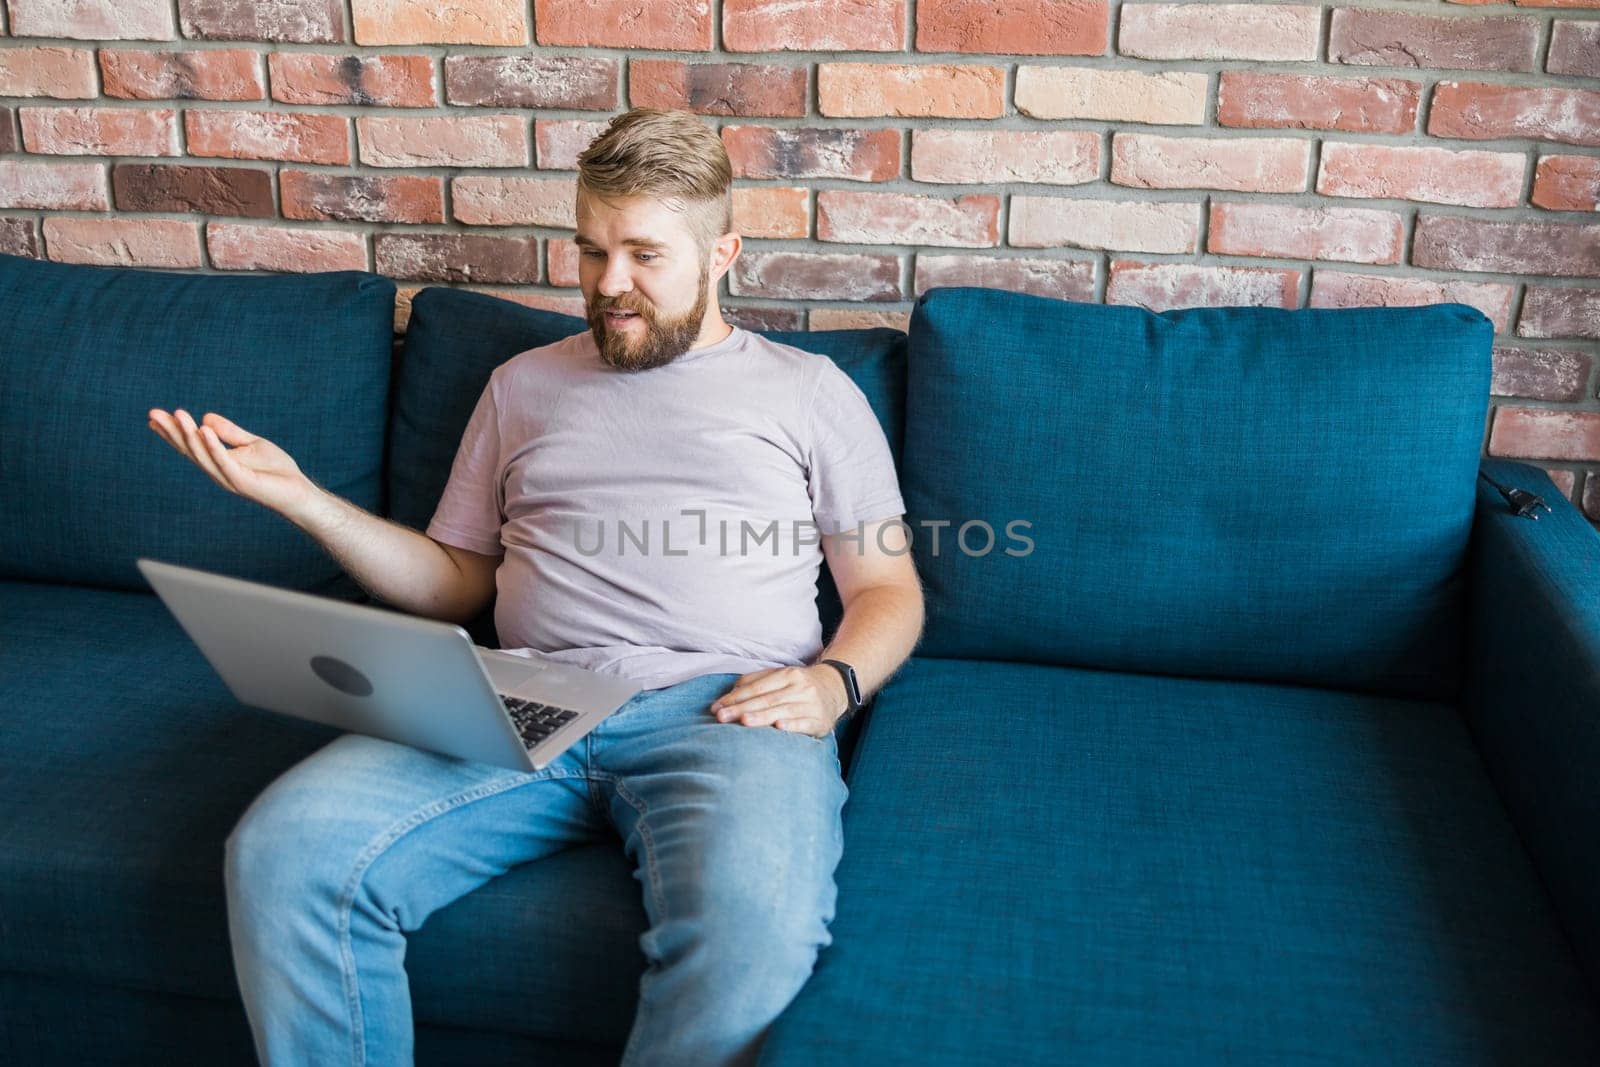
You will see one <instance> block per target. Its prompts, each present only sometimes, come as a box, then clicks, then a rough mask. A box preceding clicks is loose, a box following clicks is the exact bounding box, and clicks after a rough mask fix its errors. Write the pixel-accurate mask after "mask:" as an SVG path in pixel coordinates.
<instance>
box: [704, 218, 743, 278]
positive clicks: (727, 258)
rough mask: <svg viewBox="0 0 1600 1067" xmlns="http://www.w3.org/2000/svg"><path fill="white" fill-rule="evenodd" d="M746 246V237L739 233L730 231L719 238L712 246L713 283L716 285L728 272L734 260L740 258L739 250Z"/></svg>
mask: <svg viewBox="0 0 1600 1067" xmlns="http://www.w3.org/2000/svg"><path fill="white" fill-rule="evenodd" d="M743 248H744V238H743V237H740V236H739V235H738V234H737V233H733V232H731V231H730V232H728V233H725V234H723V235H722V236H721V237H718V238H717V242H716V244H714V245H712V246H711V284H712V285H716V283H717V282H718V281H720V280H721V279H722V276H723V275H724V274H726V273H728V269H729V268H730V267H732V266H733V261H734V260H736V259H738V258H739V252H740V250H742V249H743Z"/></svg>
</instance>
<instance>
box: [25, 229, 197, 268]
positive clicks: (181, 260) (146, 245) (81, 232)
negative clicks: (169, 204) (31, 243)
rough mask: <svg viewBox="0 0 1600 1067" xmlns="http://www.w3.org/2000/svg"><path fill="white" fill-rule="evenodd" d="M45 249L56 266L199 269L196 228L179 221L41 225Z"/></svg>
mask: <svg viewBox="0 0 1600 1067" xmlns="http://www.w3.org/2000/svg"><path fill="white" fill-rule="evenodd" d="M44 246H45V251H46V252H47V253H48V254H49V256H50V258H51V259H53V260H55V261H57V262H58V263H96V264H100V265H102V266H115V267H198V266H200V225H199V223H195V222H182V221H179V220H177V219H82V218H51V219H45V220H44Z"/></svg>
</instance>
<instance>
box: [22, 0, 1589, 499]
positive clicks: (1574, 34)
mask: <svg viewBox="0 0 1600 1067" xmlns="http://www.w3.org/2000/svg"><path fill="white" fill-rule="evenodd" d="M3 10H4V20H3V36H0V250H4V251H9V252H15V253H20V254H23V255H36V256H48V257H49V258H51V259H57V260H66V261H75V262H90V263H122V264H133V265H139V266H155V267H173V268H184V269H201V270H207V271H212V270H216V271H233V270H244V271H253V270H268V271H273V270H290V271H305V270H328V269H337V268H347V267H354V268H365V269H372V270H377V271H380V272H382V273H384V274H386V275H389V276H391V277H393V278H395V279H396V280H397V281H398V282H399V283H400V285H401V287H402V292H401V299H400V303H399V306H398V307H397V308H396V325H397V328H400V329H403V328H404V323H405V318H406V314H407V310H408V308H407V303H408V301H409V298H410V296H411V294H412V293H414V292H415V291H416V289H417V288H418V287H420V286H422V285H425V284H438V283H452V284H461V285H467V286H470V287H472V288H476V289H481V290H484V291H487V292H494V293H499V294H502V295H504V296H507V297H509V298H511V299H515V300H519V301H523V302H525V303H530V304H536V305H539V306H546V307H553V308H556V309H559V310H564V311H574V312H576V311H578V310H579V309H580V308H581V300H580V299H579V297H578V296H577V290H576V288H575V286H576V284H577V259H576V255H575V253H574V249H573V246H572V243H571V241H570V240H569V239H568V238H569V236H570V233H571V228H572V225H573V218H572V179H573V167H574V157H575V156H576V154H577V152H578V151H579V150H580V149H581V148H582V147H583V146H584V145H585V144H587V143H588V140H589V139H590V138H591V137H592V136H593V134H594V133H595V132H597V131H598V129H599V128H600V127H601V126H603V124H604V121H605V119H606V118H607V117H608V116H609V115H611V114H613V113H616V112H617V111H620V110H623V109H625V108H626V107H628V106H630V105H639V104H649V105H656V106H675V107H687V108H691V109H693V110H695V111H697V112H699V113H701V114H702V115H705V116H707V121H708V122H711V123H714V124H715V125H717V126H718V127H719V128H720V129H721V131H722V136H723V140H724V141H725V143H726V144H727V146H728V150H729V153H730V155H731V156H732V158H733V161H734V167H735V173H736V174H737V176H738V182H737V186H738V188H737V190H736V193H735V202H736V209H737V225H738V227H739V229H740V230H741V232H742V233H744V234H745V235H746V237H747V242H746V246H745V251H744V253H743V254H742V256H741V257H740V260H739V262H738V263H737V264H736V265H735V268H734V270H733V271H732V273H731V275H730V277H729V278H728V279H727V280H726V281H725V283H724V285H725V289H724V296H723V300H724V305H725V306H726V307H729V308H730V309H732V310H731V314H730V317H731V318H733V319H735V320H736V321H738V322H740V323H742V324H744V325H747V326H755V327H782V328H806V327H809V328H812V329H826V328H833V327H841V326H852V325H863V324H877V323H887V324H891V325H896V326H902V327H903V326H904V324H905V322H906V319H907V314H908V309H909V306H910V302H911V300H912V299H914V297H915V296H916V294H917V293H918V292H920V291H922V290H923V289H925V288H927V287H929V286H933V285H941V284H977V285H989V286H997V287H1005V288H1016V289H1025V290H1028V291H1032V292H1038V293H1044V294H1048V295H1053V296H1060V297H1067V298H1071V299H1075V300H1092V301H1106V302H1109V303H1136V304H1142V305H1145V306H1147V307H1151V308H1155V309H1163V308H1170V307H1180V306H1187V305H1193V304H1266V305H1273V306H1280V307H1286V308H1294V307H1305V306H1311V307H1328V306H1343V305H1350V304H1372V303H1388V304H1409V303H1428V302H1434V301H1440V300H1456V301H1461V302H1464V303H1468V304H1471V305H1473V306H1475V307H1478V308H1481V309H1482V310H1483V311H1484V313H1485V314H1487V315H1488V316H1489V317H1490V318H1491V319H1493V320H1494V322H1495V325H1496V330H1497V338H1496V349H1495V377H1494V386H1493V392H1494V394H1495V397H1494V410H1493V411H1492V412H1491V417H1490V419H1489V422H1488V425H1486V427H1485V437H1484V447H1485V451H1486V452H1487V453H1488V454H1492V455H1500V456H1509V457H1516V458H1521V459H1527V460H1529V461H1531V462H1535V463H1537V464H1539V465H1540V466H1542V467H1544V468H1545V469H1547V470H1549V471H1551V473H1552V474H1553V476H1554V477H1555V478H1556V480H1557V481H1558V483H1559V484H1560V485H1561V486H1562V488H1563V489H1564V490H1566V491H1567V492H1569V493H1571V494H1572V499H1573V500H1574V501H1575V502H1577V503H1579V504H1580V506H1583V507H1584V508H1585V509H1586V511H1587V513H1588V514H1589V516H1590V517H1591V518H1593V519H1595V520H1596V521H1597V522H1600V402H1597V399H1596V397H1597V388H1600V380H1597V378H1600V376H1597V371H1596V358H1595V356H1596V350H1597V347H1600V346H1597V342H1600V282H1597V279H1600V222H1597V221H1595V220H1596V215H1595V211H1596V208H1597V200H1600V81H1596V79H1597V78H1600V0H1518V2H1516V3H1483V2H1470V0H1468V2H1461V3H1442V2H1428V0H1374V2H1370V3H1362V4H1358V5H1351V6H1345V5H1337V4H1335V5H1327V6H1322V5H1315V4H1311V5H1297V4H1270V3H1241V4H1228V3H1206V2H1201V3H1178V4H1169V3H1147V2H1140V3H1135V2H1128V3H1122V2H1118V0H1109V2H1108V0H1005V2H1003V3H993V2H989V0H851V2H848V3H845V2H842V0H839V2H836V0H818V2H813V3H794V2H792V0H785V2H782V3H771V2H767V0H700V2H694V0H650V2H641V0H590V2H571V0H566V2H558V0H453V2H452V3H450V4H442V3H437V2H436V0H4V8H3ZM641 12H642V13H641Z"/></svg>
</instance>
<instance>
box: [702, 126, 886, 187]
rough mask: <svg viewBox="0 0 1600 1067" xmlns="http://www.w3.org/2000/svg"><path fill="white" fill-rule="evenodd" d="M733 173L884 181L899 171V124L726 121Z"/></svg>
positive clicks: (724, 131)
mask: <svg viewBox="0 0 1600 1067" xmlns="http://www.w3.org/2000/svg"><path fill="white" fill-rule="evenodd" d="M722 143H723V146H724V147H725V148H727V150H728V159H729V161H730V162H731V163H732V164H733V176H734V177H735V178H848V179H850V180H852V181H863V182H881V181H888V180H889V179H891V178H896V177H899V175H900V131H899V130H842V129H807V128H803V127H785V128H783V129H775V128H773V127H771V126H724V127H723V128H722Z"/></svg>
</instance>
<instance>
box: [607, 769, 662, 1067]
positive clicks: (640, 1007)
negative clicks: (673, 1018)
mask: <svg viewBox="0 0 1600 1067" xmlns="http://www.w3.org/2000/svg"><path fill="white" fill-rule="evenodd" d="M611 784H612V787H613V788H615V789H616V791H617V795H618V796H620V797H621V798H622V799H623V800H625V801H627V802H628V803H629V804H630V805H632V807H633V809H634V810H635V811H636V812H638V813H639V818H638V821H637V822H635V823H634V826H635V828H636V829H637V830H638V831H639V842H640V845H641V847H642V848H643V849H644V858H645V872H646V874H647V875H648V877H649V882H650V895H651V896H652V897H654V898H655V902H656V917H655V921H654V922H653V923H652V924H651V925H652V926H659V925H660V924H661V923H663V922H665V921H666V918H667V899H666V894H664V893H663V892H662V891H661V870H660V868H658V867H657V866H656V850H655V839H654V835H653V834H652V833H651V830H650V824H649V823H647V822H646V821H645V816H646V815H647V814H648V812H649V805H647V804H646V803H645V802H644V801H643V800H642V799H641V798H638V797H635V796H634V795H633V794H632V792H631V791H630V790H629V789H628V787H627V786H626V785H625V784H624V783H623V781H622V779H621V778H616V779H613V780H612V783H611ZM648 979H649V973H648V970H647V971H646V973H645V975H644V976H642V977H641V978H640V992H641V995H640V997H639V1000H638V1004H637V1006H636V1008H635V1013H636V1017H635V1019H634V1025H633V1030H632V1032H631V1033H630V1034H629V1037H628V1043H627V1045H626V1047H624V1048H623V1050H622V1061H621V1062H622V1063H623V1064H628V1063H632V1062H634V1061H633V1054H634V1042H635V1039H637V1037H638V1035H639V1034H640V1032H641V1031H642V1030H643V1027H641V1026H640V1025H639V1021H638V1018H637V1016H638V1015H642V1014H643V1013H645V1012H647V1011H649V1010H650V1004H649V1002H648V1001H647V1000H646V999H645V998H644V996H643V995H642V994H643V985H644V983H645V982H646V981H648Z"/></svg>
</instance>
